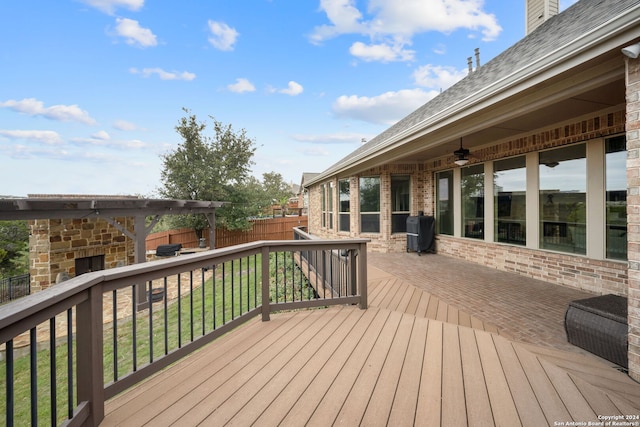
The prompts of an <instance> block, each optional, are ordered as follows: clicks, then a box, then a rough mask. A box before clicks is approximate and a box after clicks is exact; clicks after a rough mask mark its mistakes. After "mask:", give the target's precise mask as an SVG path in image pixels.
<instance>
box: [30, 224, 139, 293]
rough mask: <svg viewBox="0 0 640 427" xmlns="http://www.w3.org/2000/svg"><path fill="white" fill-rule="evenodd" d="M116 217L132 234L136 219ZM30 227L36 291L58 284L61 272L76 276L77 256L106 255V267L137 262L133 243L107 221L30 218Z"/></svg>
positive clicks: (32, 284)
mask: <svg viewBox="0 0 640 427" xmlns="http://www.w3.org/2000/svg"><path fill="white" fill-rule="evenodd" d="M114 220H115V221H116V222H117V223H119V224H120V225H121V226H122V227H124V228H125V229H127V230H129V231H130V232H131V233H133V231H134V219H133V218H114ZM29 226H30V230H31V236H30V241H29V247H30V252H29V262H30V267H29V271H30V273H31V288H32V290H33V291H39V290H42V289H46V288H48V287H49V286H51V285H53V284H55V283H56V278H57V277H58V274H59V273H66V274H67V275H68V276H69V277H74V276H75V274H76V271H75V260H76V259H77V258H86V257H93V256H104V266H105V269H107V268H113V267H116V266H119V265H130V264H133V263H134V258H135V245H134V242H133V241H132V240H131V239H129V238H128V237H126V236H124V235H123V234H122V232H121V231H120V230H118V229H117V228H116V227H114V226H113V225H111V224H110V223H108V222H107V221H104V220H101V219H96V218H83V219H64V220H60V219H50V220H35V221H30V222H29Z"/></svg>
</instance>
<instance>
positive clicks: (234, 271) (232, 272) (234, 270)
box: [231, 260, 236, 320]
mask: <svg viewBox="0 0 640 427" xmlns="http://www.w3.org/2000/svg"><path fill="white" fill-rule="evenodd" d="M235 275H236V269H235V268H234V263H233V260H231V320H233V319H235V318H236V315H235V307H234V306H235V305H236V302H235Z"/></svg>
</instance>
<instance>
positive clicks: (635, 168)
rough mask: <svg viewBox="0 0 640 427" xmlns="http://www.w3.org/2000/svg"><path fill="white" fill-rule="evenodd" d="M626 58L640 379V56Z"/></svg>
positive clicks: (632, 285) (638, 375) (632, 332)
mask: <svg viewBox="0 0 640 427" xmlns="http://www.w3.org/2000/svg"><path fill="white" fill-rule="evenodd" d="M625 61H626V70H627V72H626V86H627V91H626V98H627V119H626V120H627V122H626V131H627V187H628V188H627V221H628V256H629V292H628V298H629V307H628V308H629V314H628V321H629V375H630V376H631V377H632V378H634V379H635V380H637V381H640V173H639V171H640V59H628V58H625Z"/></svg>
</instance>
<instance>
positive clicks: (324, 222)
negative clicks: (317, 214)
mask: <svg viewBox="0 0 640 427" xmlns="http://www.w3.org/2000/svg"><path fill="white" fill-rule="evenodd" d="M325 187H326V186H325V185H324V184H322V185H321V186H320V192H321V193H322V195H321V198H322V215H321V216H322V220H321V221H322V228H325V227H326V226H327V193H326V191H327V189H326V188H325Z"/></svg>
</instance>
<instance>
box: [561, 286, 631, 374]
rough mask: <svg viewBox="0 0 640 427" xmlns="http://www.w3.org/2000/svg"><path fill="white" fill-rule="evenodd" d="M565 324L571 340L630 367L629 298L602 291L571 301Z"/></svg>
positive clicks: (616, 362) (588, 349)
mask: <svg viewBox="0 0 640 427" xmlns="http://www.w3.org/2000/svg"><path fill="white" fill-rule="evenodd" d="M564 327H565V331H566V332H567V340H568V341H569V342H570V343H571V344H573V345H576V346H578V347H581V348H583V349H585V350H587V351H589V352H591V353H593V354H596V355H598V356H600V357H602V358H604V359H607V360H609V361H611V362H613V363H615V364H617V365H620V366H622V367H624V368H628V355H627V335H628V329H629V327H628V325H627V298H625V297H621V296H618V295H602V296H599V297H593V298H586V299H581V300H576V301H571V302H570V303H569V307H568V308H567V311H566V313H565V318H564Z"/></svg>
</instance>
